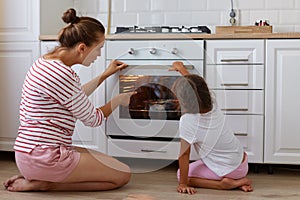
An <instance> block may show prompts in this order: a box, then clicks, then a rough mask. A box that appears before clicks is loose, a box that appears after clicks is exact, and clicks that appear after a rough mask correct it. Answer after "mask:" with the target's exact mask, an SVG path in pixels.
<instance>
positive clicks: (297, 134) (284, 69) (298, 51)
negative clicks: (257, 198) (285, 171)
mask: <svg viewBox="0 0 300 200" xmlns="http://www.w3.org/2000/svg"><path fill="white" fill-rule="evenodd" d="M266 57H267V63H266V88H265V90H266V115H265V116H266V119H265V158H264V162H265V163H277V164H300V123H299V113H300V103H299V102H300V90H299V88H298V87H299V85H300V78H299V76H300V64H299V59H300V40H299V39H298V40H293V39H290V40H268V41H267V54H266Z"/></svg>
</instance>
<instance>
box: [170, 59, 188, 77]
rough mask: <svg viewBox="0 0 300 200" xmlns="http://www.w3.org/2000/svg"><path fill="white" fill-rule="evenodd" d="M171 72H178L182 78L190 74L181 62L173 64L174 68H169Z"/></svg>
mask: <svg viewBox="0 0 300 200" xmlns="http://www.w3.org/2000/svg"><path fill="white" fill-rule="evenodd" d="M169 71H177V72H179V73H180V74H181V75H182V76H184V75H188V74H190V73H189V72H188V70H187V69H186V68H185V66H184V65H183V63H182V62H180V61H175V62H173V64H172V66H171V67H170V68H169Z"/></svg>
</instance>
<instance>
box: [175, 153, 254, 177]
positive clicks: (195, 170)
mask: <svg viewBox="0 0 300 200" xmlns="http://www.w3.org/2000/svg"><path fill="white" fill-rule="evenodd" d="M220 167H222V166H220ZM247 173H248V156H247V154H246V153H244V161H243V162H242V163H241V165H240V166H239V167H238V168H237V169H235V170H234V171H233V172H231V173H229V174H227V175H225V176H223V177H220V176H218V175H217V174H215V173H214V172H213V171H212V170H210V169H209V168H208V167H207V166H206V165H205V164H204V163H203V162H202V160H197V161H195V162H192V163H190V165H189V174H188V177H196V178H203V179H209V180H221V179H222V178H224V177H226V178H231V179H241V178H244V177H245V176H246V175H247ZM177 178H178V180H179V178H180V171H179V169H178V171H177Z"/></svg>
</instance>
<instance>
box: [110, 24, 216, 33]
mask: <svg viewBox="0 0 300 200" xmlns="http://www.w3.org/2000/svg"><path fill="white" fill-rule="evenodd" d="M119 33H200V34H203V33H211V31H210V29H209V28H208V27H207V26H192V27H186V26H181V27H178V26H151V27H138V26H132V27H117V28H116V32H115V34H119Z"/></svg>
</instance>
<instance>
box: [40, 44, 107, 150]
mask: <svg viewBox="0 0 300 200" xmlns="http://www.w3.org/2000/svg"><path fill="white" fill-rule="evenodd" d="M57 45H58V42H57V41H41V51H40V52H41V55H43V54H45V53H47V52H49V51H51V50H53V49H54V48H55V47H56V46H57ZM102 53H104V51H102ZM104 57H105V56H104V55H103V54H102V56H101V57H99V58H98V59H97V60H96V61H95V62H94V63H93V64H92V65H91V66H89V67H85V66H82V65H76V66H73V67H72V68H73V69H74V71H75V72H76V73H77V74H78V76H79V77H80V81H81V83H82V84H84V83H86V82H88V81H90V80H91V79H93V78H94V77H96V76H97V75H99V74H100V73H102V72H103V71H104V69H105V65H104V64H105V60H104ZM89 98H90V99H91V101H92V102H93V104H94V105H95V106H96V107H99V106H101V105H103V104H104V103H105V86H104V83H102V85H100V86H99V87H98V88H97V89H96V90H95V92H94V93H93V94H91V96H90V97H89ZM73 144H74V145H77V146H81V147H85V148H89V149H94V150H97V151H101V152H103V153H106V152H107V138H106V135H105V121H103V123H102V125H101V126H100V127H88V126H85V125H84V124H83V123H82V122H81V121H79V120H78V121H77V122H76V125H75V130H74V135H73Z"/></svg>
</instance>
